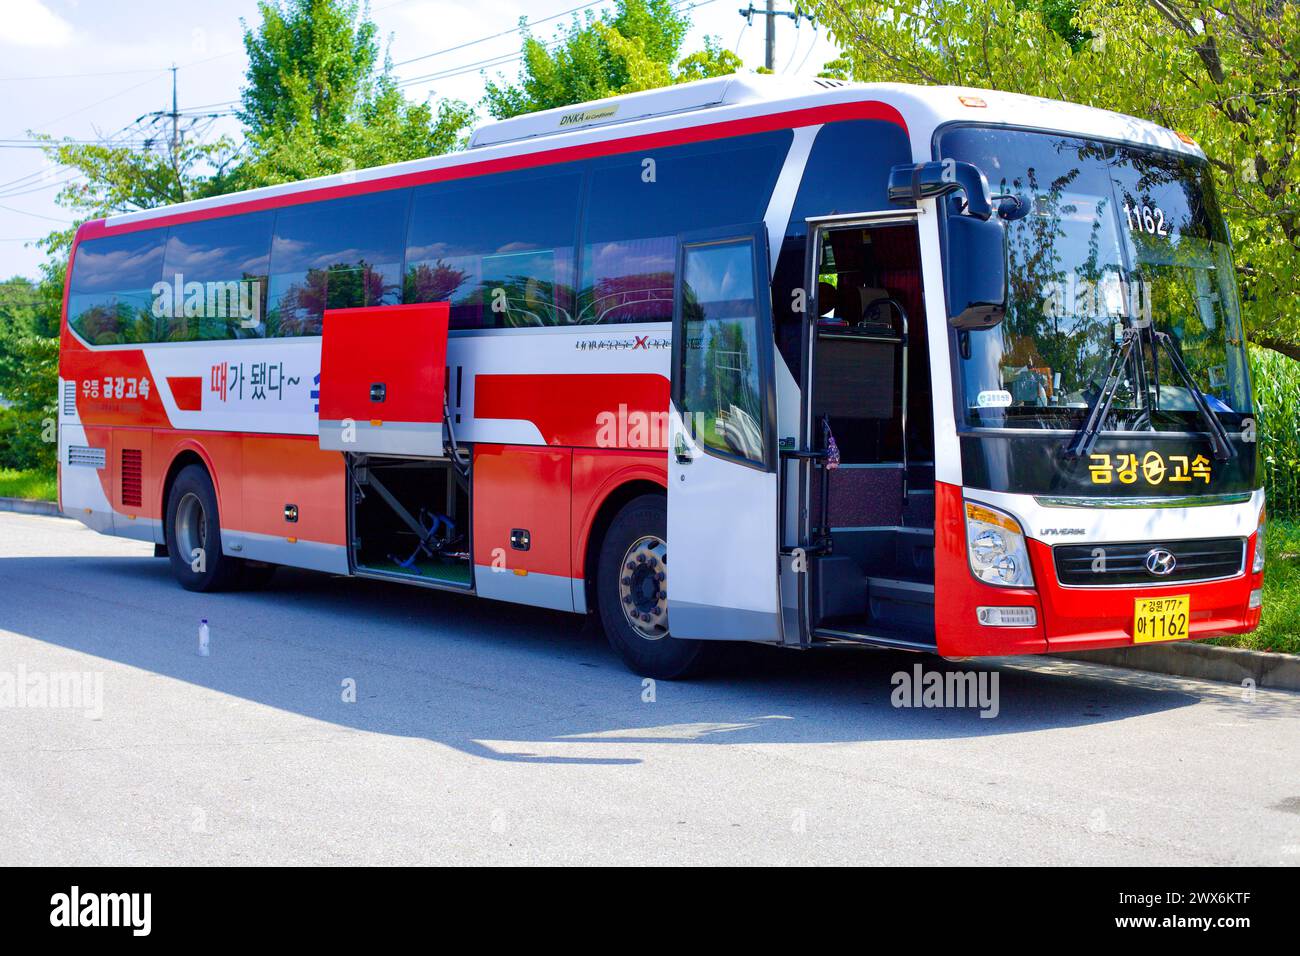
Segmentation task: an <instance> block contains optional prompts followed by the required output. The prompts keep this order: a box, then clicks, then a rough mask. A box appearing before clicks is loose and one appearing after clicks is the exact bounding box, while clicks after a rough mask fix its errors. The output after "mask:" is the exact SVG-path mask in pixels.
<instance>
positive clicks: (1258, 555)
mask: <svg viewBox="0 0 1300 956" xmlns="http://www.w3.org/2000/svg"><path fill="white" fill-rule="evenodd" d="M1264 528H1265V521H1264V512H1263V511H1260V513H1259V528H1258V530H1256V532H1255V560H1254V561H1252V562H1251V565H1250V573H1251V574H1259V572H1261V571H1263V570H1264Z"/></svg>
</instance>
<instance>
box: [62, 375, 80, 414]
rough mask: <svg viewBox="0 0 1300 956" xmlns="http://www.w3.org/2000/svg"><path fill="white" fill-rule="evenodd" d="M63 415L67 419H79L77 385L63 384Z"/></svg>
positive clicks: (72, 383) (71, 383)
mask: <svg viewBox="0 0 1300 956" xmlns="http://www.w3.org/2000/svg"><path fill="white" fill-rule="evenodd" d="M63 414H64V417H66V418H76V417H77V383H76V382H64V383H63Z"/></svg>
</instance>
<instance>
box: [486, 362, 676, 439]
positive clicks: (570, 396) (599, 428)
mask: <svg viewBox="0 0 1300 956" xmlns="http://www.w3.org/2000/svg"><path fill="white" fill-rule="evenodd" d="M474 417H475V418H478V419H508V420H512V421H528V422H532V423H533V424H534V425H536V426H537V430H538V431H540V432H541V433H542V441H544V442H546V444H548V445H565V446H569V447H574V448H620V447H623V448H643V449H650V448H666V447H667V441H666V438H665V436H664V432H665V431H666V426H667V420H668V379H667V378H665V377H664V376H662V375H655V374H652V373H627V374H601V373H592V372H581V373H579V372H575V373H572V374H561V373H557V374H554V375H504V374H503V375H476V376H475V377H474Z"/></svg>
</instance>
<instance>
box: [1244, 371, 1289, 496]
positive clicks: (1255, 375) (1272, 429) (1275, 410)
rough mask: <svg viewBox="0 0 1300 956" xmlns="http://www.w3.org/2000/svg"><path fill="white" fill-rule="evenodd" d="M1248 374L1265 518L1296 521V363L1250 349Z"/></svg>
mask: <svg viewBox="0 0 1300 956" xmlns="http://www.w3.org/2000/svg"><path fill="white" fill-rule="evenodd" d="M1250 374H1251V379H1252V385H1253V386H1254V390H1255V417H1256V421H1257V434H1258V437H1259V466H1260V468H1262V469H1263V472H1264V488H1265V491H1266V493H1267V495H1268V511H1269V514H1272V515H1289V516H1293V517H1300V363H1297V362H1295V361H1293V360H1291V359H1289V358H1287V357H1286V356H1284V355H1279V354H1278V353H1277V352H1272V351H1269V350H1267V349H1260V348H1252V349H1251V350H1250Z"/></svg>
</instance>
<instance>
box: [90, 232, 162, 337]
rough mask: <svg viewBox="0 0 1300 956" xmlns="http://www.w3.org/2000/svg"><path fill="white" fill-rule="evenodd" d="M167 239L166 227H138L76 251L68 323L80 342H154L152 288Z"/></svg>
mask: <svg viewBox="0 0 1300 956" xmlns="http://www.w3.org/2000/svg"><path fill="white" fill-rule="evenodd" d="M166 240H167V230H166V229H142V230H139V231H137V232H128V233H125V234H123V235H120V236H105V237H104V238H102V239H91V240H88V241H86V242H83V243H81V244H80V245H79V246H78V247H77V255H76V257H75V259H74V260H73V266H72V281H71V288H70V290H69V297H68V321H69V322H70V323H71V324H72V327H73V328H74V329H75V330H76V331H77V333H78V334H80V335H81V337H82V338H84V339H85V340H86V341H87V342H89V343H90V344H92V345H116V344H118V343H121V342H152V341H156V330H155V325H156V319H155V318H154V311H153V287H154V285H155V284H156V283H157V282H158V281H159V279H160V278H161V277H162V274H163V269H162V265H163V245H164V243H165V242H166Z"/></svg>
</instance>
